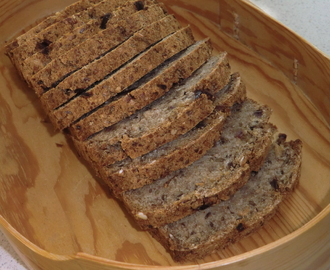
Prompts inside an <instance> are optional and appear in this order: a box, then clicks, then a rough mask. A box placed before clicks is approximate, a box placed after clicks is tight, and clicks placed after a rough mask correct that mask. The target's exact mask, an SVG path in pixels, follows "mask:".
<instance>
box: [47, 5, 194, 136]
mask: <svg viewBox="0 0 330 270" xmlns="http://www.w3.org/2000/svg"><path fill="white" fill-rule="evenodd" d="M148 10H150V9H148ZM165 28H166V27H165ZM193 43H195V40H194V37H193V34H192V31H191V29H190V27H189V26H187V27H185V28H183V29H180V30H179V31H177V32H175V33H173V34H172V35H170V36H168V37H166V38H165V39H163V40H161V41H160V42H159V43H157V44H155V45H154V46H152V47H151V48H150V49H148V50H146V51H145V52H144V53H142V54H140V55H138V56H137V57H136V58H134V59H132V60H131V61H129V62H128V63H126V64H125V65H124V66H122V67H121V68H119V69H118V70H117V71H116V72H114V73H112V74H110V76H109V77H107V78H106V79H104V80H103V81H101V82H100V83H99V84H97V85H95V86H94V87H92V88H90V89H87V91H85V92H83V93H82V94H81V95H79V96H77V97H75V98H73V99H71V100H70V101H69V102H68V103H66V104H64V105H63V106H61V107H59V108H58V109H56V110H54V111H52V112H51V113H50V114H49V119H50V120H51V122H52V123H53V125H54V126H55V127H56V128H57V129H60V130H62V129H64V128H66V127H68V126H69V125H70V124H72V123H73V122H74V121H76V120H78V119H79V118H80V117H82V116H83V115H84V114H86V113H89V112H90V111H91V110H93V109H95V108H97V107H98V106H100V105H102V104H103V103H104V102H106V101H107V100H108V99H109V98H111V97H113V96H115V95H117V94H118V93H120V92H122V91H123V90H125V89H126V88H127V87H129V86H130V85H132V84H133V83H135V82H136V81H137V80H139V79H140V78H142V77H143V76H145V75H146V74H148V73H149V72H150V71H152V70H153V69H154V68H156V67H157V66H159V65H161V64H162V63H163V62H164V61H166V60H167V59H169V58H171V57H172V56H174V55H175V54H177V53H179V52H180V51H182V50H184V49H186V48H187V47H189V46H190V45H192V44H193ZM116 57H121V55H117V56H116Z"/></svg>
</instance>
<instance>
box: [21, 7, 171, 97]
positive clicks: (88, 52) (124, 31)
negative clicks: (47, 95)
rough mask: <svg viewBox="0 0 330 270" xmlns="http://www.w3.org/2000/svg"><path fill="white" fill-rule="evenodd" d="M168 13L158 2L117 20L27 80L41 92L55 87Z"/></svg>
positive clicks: (40, 93) (39, 94)
mask: <svg viewBox="0 0 330 270" xmlns="http://www.w3.org/2000/svg"><path fill="white" fill-rule="evenodd" d="M164 16H165V13H164V10H163V9H162V8H161V7H160V6H159V5H153V6H150V7H149V8H148V9H147V10H140V11H139V12H136V13H134V14H132V15H130V16H128V17H126V18H124V19H123V20H120V21H119V22H118V23H117V24H115V25H111V27H110V26H108V27H107V28H106V29H104V30H103V31H101V32H99V33H98V34H97V35H95V36H93V37H92V38H90V39H88V40H86V41H85V42H82V43H80V44H79V45H78V46H76V47H74V48H72V49H71V50H69V51H68V52H67V53H65V54H64V55H61V56H60V57H58V58H56V59H54V60H52V61H51V62H50V63H49V64H47V65H46V66H45V67H44V68H43V69H42V70H40V71H39V72H37V73H36V74H34V75H33V76H32V77H31V80H28V81H27V82H28V83H29V85H30V86H31V87H32V88H33V89H34V91H35V92H36V94H37V95H38V96H41V95H42V94H43V93H44V92H46V91H48V90H49V89H50V88H53V87H55V86H56V85H57V84H58V83H59V82H61V81H62V80H63V79H64V78H65V77H66V76H68V75H69V74H70V73H72V72H74V71H76V70H78V69H80V68H81V67H83V66H84V65H86V64H88V63H89V62H90V61H93V60H94V59H96V58H98V57H101V56H102V55H103V54H105V53H107V52H108V51H110V50H111V49H113V48H115V47H116V46H118V45H119V44H120V43H122V42H123V41H125V40H126V39H128V38H129V37H130V36H131V35H133V34H134V33H135V32H136V31H138V30H140V29H141V28H143V27H146V26H148V25H150V24H151V23H153V22H155V21H157V20H159V19H161V18H162V17H164Z"/></svg>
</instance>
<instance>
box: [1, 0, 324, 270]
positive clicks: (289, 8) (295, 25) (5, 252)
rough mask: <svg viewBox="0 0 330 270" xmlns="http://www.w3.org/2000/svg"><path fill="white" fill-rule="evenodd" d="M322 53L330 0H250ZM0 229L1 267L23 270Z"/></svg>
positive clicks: (24, 268) (2, 269)
mask: <svg viewBox="0 0 330 270" xmlns="http://www.w3.org/2000/svg"><path fill="white" fill-rule="evenodd" d="M251 2H252V3H254V4H255V5H257V6H258V7H260V8H261V9H263V10H264V11H265V12H266V13H268V14H269V15H270V16H272V17H273V18H275V19H276V20H278V21H279V22H281V23H282V24H284V25H286V26H287V27H289V28H290V29H292V30H293V31H295V32H296V33H298V34H299V35H300V36H302V37H303V38H305V39H306V40H307V41H308V42H310V43H311V44H313V45H314V46H316V47H317V48H318V49H319V50H321V51H322V52H323V53H325V54H327V55H328V56H330V32H329V30H328V27H329V25H330V17H329V16H328V13H329V10H330V1H329V0H251ZM26 269H27V268H26V267H25V266H24V264H23V262H22V261H21V260H20V259H19V257H18V256H17V254H16V253H15V251H14V250H13V248H12V247H11V246H10V244H9V243H8V241H7V240H6V238H5V236H4V235H3V234H2V232H1V231H0V270H26Z"/></svg>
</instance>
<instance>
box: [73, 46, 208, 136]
mask: <svg viewBox="0 0 330 270" xmlns="http://www.w3.org/2000/svg"><path fill="white" fill-rule="evenodd" d="M211 53H212V46H211V43H210V41H209V40H202V41H199V42H196V43H195V44H194V45H192V46H190V47H189V48H188V49H186V50H185V51H183V52H180V53H178V54H176V55H175V56H174V57H172V58H170V59H169V60H167V61H165V62H164V63H163V64H162V65H160V66H159V67H157V68H156V69H154V70H153V71H152V72H150V73H149V74H147V75H146V76H144V77H143V78H141V79H140V80H139V81H138V82H136V83H135V84H133V85H132V86H130V87H129V88H128V89H126V90H124V91H123V94H122V95H118V96H115V97H114V98H112V99H110V100H108V101H107V102H106V103H105V104H103V105H102V106H101V107H100V108H97V109H96V110H95V111H93V112H91V114H88V115H86V117H83V118H82V119H80V120H79V121H77V122H75V123H73V124H72V125H71V126H70V127H69V129H70V133H71V134H72V136H74V137H75V138H78V139H80V140H84V139H86V138H88V137H89V136H91V135H93V134H94V133H97V132H99V131H101V130H102V129H104V128H106V127H109V126H111V125H114V124H116V123H117V122H119V121H120V120H122V119H124V118H126V117H128V116H130V115H132V114H133V113H135V112H136V111H137V110H140V109H142V108H143V107H145V106H147V105H148V104H150V103H151V102H153V101H155V100H156V99H158V98H160V97H161V96H163V95H164V94H165V93H167V92H168V91H169V90H170V89H171V88H172V86H174V85H175V84H178V83H180V82H182V81H183V80H184V79H187V78H188V77H189V76H190V75H191V74H192V73H193V72H195V71H196V70H197V69H198V68H199V67H200V66H201V65H203V64H204V63H205V62H206V61H207V60H208V59H209V58H210V57H211Z"/></svg>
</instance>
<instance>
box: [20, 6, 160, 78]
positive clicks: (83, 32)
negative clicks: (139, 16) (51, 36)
mask: <svg viewBox="0 0 330 270" xmlns="http://www.w3.org/2000/svg"><path fill="white" fill-rule="evenodd" d="M139 2H140V4H139V5H137V2H136V1H128V2H127V4H125V5H123V6H121V7H119V8H117V9H116V10H114V11H110V10H105V12H107V13H106V14H105V15H103V16H101V17H98V18H96V19H91V20H90V21H88V22H87V23H86V24H84V25H82V26H80V27H76V28H75V29H73V31H70V32H68V33H66V34H64V35H63V36H62V37H59V38H58V39H57V40H56V41H54V42H52V43H50V44H49V45H48V46H46V47H45V48H44V49H43V50H41V51H38V52H36V53H35V54H33V55H32V56H30V57H28V58H27V59H25V60H24V62H23V63H22V65H23V66H22V75H23V77H24V78H26V79H28V78H29V77H31V76H32V75H34V74H35V73H37V72H38V71H39V70H41V69H42V68H44V67H45V66H46V65H47V64H48V63H49V62H50V61H51V60H53V59H55V58H57V57H59V56H60V55H62V54H64V53H66V52H67V51H69V50H70V49H72V48H74V47H75V46H77V45H79V44H80V43H82V42H84V41H86V40H87V39H89V38H92V37H93V36H94V35H96V34H97V33H98V32H100V31H102V30H103V29H106V28H107V26H108V25H113V24H116V23H117V22H118V21H120V20H122V19H123V18H126V17H127V16H129V15H131V14H133V13H135V12H137V11H140V10H142V9H145V8H148V6H150V5H152V4H154V3H155V1H154V0H144V1H139Z"/></svg>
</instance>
